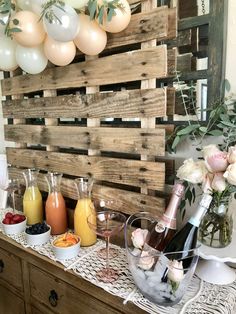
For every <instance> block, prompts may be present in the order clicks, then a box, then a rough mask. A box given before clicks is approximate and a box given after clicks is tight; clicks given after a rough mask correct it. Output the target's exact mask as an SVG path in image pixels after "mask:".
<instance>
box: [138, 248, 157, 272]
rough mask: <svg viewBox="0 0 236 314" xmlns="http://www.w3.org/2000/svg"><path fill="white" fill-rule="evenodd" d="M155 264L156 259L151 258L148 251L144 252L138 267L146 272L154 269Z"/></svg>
mask: <svg viewBox="0 0 236 314" xmlns="http://www.w3.org/2000/svg"><path fill="white" fill-rule="evenodd" d="M153 264H154V257H153V256H150V254H149V253H148V252H146V251H143V252H142V254H141V256H140V259H139V263H138V266H139V267H140V268H142V269H144V270H149V269H150V268H152V265H153Z"/></svg>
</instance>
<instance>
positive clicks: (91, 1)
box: [88, 0, 97, 20]
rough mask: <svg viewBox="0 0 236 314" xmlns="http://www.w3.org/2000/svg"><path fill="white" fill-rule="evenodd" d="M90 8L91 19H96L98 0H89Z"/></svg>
mask: <svg viewBox="0 0 236 314" xmlns="http://www.w3.org/2000/svg"><path fill="white" fill-rule="evenodd" d="M88 10H89V16H90V20H93V19H95V16H96V11H97V1H96V0H89V2H88Z"/></svg>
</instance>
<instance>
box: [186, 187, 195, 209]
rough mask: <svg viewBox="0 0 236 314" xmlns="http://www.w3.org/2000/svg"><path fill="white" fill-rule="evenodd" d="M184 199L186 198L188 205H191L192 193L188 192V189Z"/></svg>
mask: <svg viewBox="0 0 236 314" xmlns="http://www.w3.org/2000/svg"><path fill="white" fill-rule="evenodd" d="M185 197H186V198H187V200H188V201H189V204H190V205H191V203H192V199H193V196H192V192H191V191H190V189H188V190H187V191H186V193H185Z"/></svg>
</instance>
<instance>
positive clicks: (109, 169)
mask: <svg viewBox="0 0 236 314" xmlns="http://www.w3.org/2000/svg"><path fill="white" fill-rule="evenodd" d="M6 153H7V160H8V162H9V163H10V164H11V165H13V166H18V167H28V168H32V167H33V168H38V169H41V170H46V171H57V172H62V173H65V174H68V175H72V176H91V177H93V179H94V180H100V181H108V182H113V183H118V184H125V185H130V186H135V187H140V188H150V189H154V190H160V191H162V190H163V189H164V182H165V164H164V163H159V162H149V161H141V160H129V159H121V158H110V157H100V156H86V155H76V154H69V153H60V152H46V151H41V150H33V149H14V148H7V150H6Z"/></svg>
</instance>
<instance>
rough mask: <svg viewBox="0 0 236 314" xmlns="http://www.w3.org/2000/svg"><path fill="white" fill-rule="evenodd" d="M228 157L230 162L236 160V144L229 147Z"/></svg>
mask: <svg viewBox="0 0 236 314" xmlns="http://www.w3.org/2000/svg"><path fill="white" fill-rule="evenodd" d="M227 158H228V162H229V163H230V164H233V163H234V162H236V145H235V146H230V147H229V150H228V155H227Z"/></svg>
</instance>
